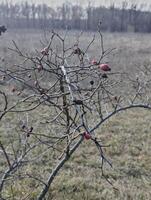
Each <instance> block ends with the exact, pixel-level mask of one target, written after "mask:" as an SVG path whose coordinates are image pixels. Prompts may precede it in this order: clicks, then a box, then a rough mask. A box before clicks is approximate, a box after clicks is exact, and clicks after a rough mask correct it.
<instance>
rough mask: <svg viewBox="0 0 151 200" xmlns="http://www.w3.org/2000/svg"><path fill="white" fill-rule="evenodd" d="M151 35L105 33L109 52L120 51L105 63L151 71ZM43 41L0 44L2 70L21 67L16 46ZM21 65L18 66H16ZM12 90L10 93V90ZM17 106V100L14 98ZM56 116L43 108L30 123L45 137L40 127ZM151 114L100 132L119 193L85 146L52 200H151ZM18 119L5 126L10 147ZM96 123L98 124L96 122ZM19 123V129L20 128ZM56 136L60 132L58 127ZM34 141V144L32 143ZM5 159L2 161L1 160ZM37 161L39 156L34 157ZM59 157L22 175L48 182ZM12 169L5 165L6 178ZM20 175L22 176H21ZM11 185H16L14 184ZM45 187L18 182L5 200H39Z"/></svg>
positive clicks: (25, 36) (18, 35)
mask: <svg viewBox="0 0 151 200" xmlns="http://www.w3.org/2000/svg"><path fill="white" fill-rule="evenodd" d="M75 35H76V33H73V32H71V33H70V34H69V36H68V37H69V41H70V42H72V40H73V37H74V38H75ZM91 37H92V33H84V36H82V37H81V44H85V43H86V42H87V41H88V40H91ZM150 37H151V36H150V35H147V34H137V35H135V34H122V35H121V34H118V33H114V34H108V33H104V41H105V47H106V48H114V47H115V48H116V50H115V51H114V52H113V53H112V54H110V55H109V56H108V57H107V58H105V61H107V62H109V63H110V65H111V66H112V68H113V71H114V70H115V71H118V70H119V71H121V70H126V71H129V72H130V73H131V72H133V74H134V72H135V70H136V69H137V70H138V67H139V66H141V65H147V66H150V65H151V57H150V53H151V40H150ZM39 38H41V39H42V38H43V33H41V32H40V31H38V32H36V33H34V32H31V33H28V31H25V32H20V31H16V32H8V33H7V34H5V35H3V36H2V37H1V38H0V57H1V58H2V59H3V58H4V60H2V59H1V61H0V64H1V65H3V66H4V65H5V67H10V66H11V65H12V63H17V62H19V57H15V56H14V54H13V53H12V52H10V51H9V50H8V49H7V47H8V46H10V43H11V40H12V39H13V40H15V41H17V43H18V44H19V46H20V47H21V48H22V49H23V50H24V49H25V51H27V52H33V51H34V50H35V49H40V48H41V47H42V45H40V44H39ZM89 53H90V54H93V55H96V57H97V55H99V46H98V43H95V45H94V46H93V49H92V48H91V49H90V51H89ZM16 59H17V60H16ZM8 89H9V88H8ZM13 98H14V100H15V97H13ZM50 113H51V112H50V111H46V110H45V108H39V110H37V111H34V112H32V113H31V114H30V123H31V124H34V131H35V132H37V133H42V132H43V126H42V125H41V124H40V122H41V121H42V120H43V119H44V118H46V117H47V116H49V114H50ZM150 116H151V114H150V112H149V111H144V110H132V111H129V112H124V113H121V114H119V115H117V116H115V117H114V118H112V119H111V120H109V121H108V122H107V123H106V124H104V125H103V126H102V127H101V128H100V129H99V130H97V137H99V138H100V139H101V140H102V142H103V143H104V144H107V145H110V146H109V147H107V148H106V149H105V152H106V155H107V157H108V158H109V160H111V161H112V163H113V169H111V168H109V167H108V166H106V167H105V173H106V175H107V176H108V177H109V178H110V180H111V181H112V183H113V184H114V187H115V188H117V190H115V189H113V188H112V186H111V185H109V184H108V183H107V182H106V181H105V179H103V178H102V176H101V169H100V159H99V155H98V151H97V149H96V147H95V146H94V144H93V143H91V142H89V141H85V142H84V143H83V144H82V145H81V146H80V148H79V149H78V151H76V153H75V154H74V155H73V156H72V158H71V159H70V161H69V162H67V163H66V165H65V167H64V168H63V169H62V171H61V172H60V173H59V175H58V176H57V177H56V179H55V181H54V183H53V186H52V188H51V189H50V191H49V196H48V197H47V199H48V200H50V199H54V200H76V199H79V200H109V199H110V200H112V199H113V200H115V199H116V200H150V199H151V191H150V188H151V132H150V130H151V124H150ZM19 118H20V119H21V118H23V115H21V114H20V115H19V114H18V116H17V117H16V116H15V115H14V114H12V113H11V114H8V115H7V116H6V117H5V118H4V119H3V120H2V121H1V122H0V135H1V140H2V141H3V142H4V143H5V144H6V145H7V142H9V140H8V138H9V139H10V138H13V139H14V138H15V137H16V145H17V142H18V141H17V135H16V129H18V119H19ZM93 120H95V119H93ZM16 122H17V124H16ZM50 130H51V131H52V128H51V129H50V127H49V126H47V130H46V132H47V133H49V134H51V131H50ZM53 131H59V129H58V127H53ZM31 140H32V139H31ZM41 151H43V146H40V147H39V148H38V149H36V150H35V152H33V154H34V153H35V155H36V154H38V153H40V152H41ZM0 156H1V155H0ZM31 156H33V155H31ZM55 158H56V155H55V153H54V154H53V153H50V152H47V153H46V155H45V156H43V158H42V159H41V160H37V162H36V163H34V164H33V165H27V166H26V167H25V168H23V169H22V170H21V172H22V171H25V172H26V173H27V172H28V173H31V174H35V175H36V176H38V177H42V175H43V174H45V175H44V176H45V177H47V175H48V173H49V172H50V171H51V167H52V166H53V164H54V162H55ZM5 165H6V163H5V162H3V161H1V160H0V172H1V170H2V169H3V167H4V166H5ZM17 173H18V174H19V173H20V171H19V170H18V172H17ZM10 181H11V180H10ZM39 189H40V186H39V185H38V186H37V185H36V183H35V181H34V180H32V179H20V180H18V179H16V181H15V182H14V185H12V187H10V188H7V192H6V193H5V196H6V197H7V198H8V197H9V195H10V194H13V196H14V197H13V199H14V200H20V199H21V198H22V197H23V196H25V195H27V194H29V197H27V199H30V200H34V199H35V200H36V195H37V193H38V191H39ZM8 199H9V198H8Z"/></svg>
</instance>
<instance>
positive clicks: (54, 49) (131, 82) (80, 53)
mask: <svg viewBox="0 0 151 200" xmlns="http://www.w3.org/2000/svg"><path fill="white" fill-rule="evenodd" d="M81 34H83V33H80V34H79V36H78V37H77V38H76V40H75V41H74V42H73V44H68V45H67V41H68V31H67V32H65V33H64V34H63V35H62V34H60V33H58V32H55V31H52V33H51V35H50V39H47V38H46V42H45V44H43V48H42V49H41V50H37V52H36V55H34V56H33V55H30V54H28V53H24V52H22V51H21V50H20V47H19V46H18V45H17V44H16V42H15V41H13V44H14V48H13V49H11V50H13V51H14V52H15V53H16V54H17V55H18V56H20V57H21V58H22V61H23V62H22V63H21V64H18V63H17V64H16V65H14V66H11V68H9V69H5V68H1V69H0V74H1V75H2V76H3V82H4V83H5V84H6V87H7V80H9V81H10V80H12V81H14V83H15V84H16V85H15V84H14V86H12V88H11V93H12V94H13V95H12V98H15V99H16V100H15V103H13V104H12V103H11V102H10V103H8V102H9V100H10V97H9V93H7V92H5V90H4V91H1V92H0V95H1V96H2V99H3V103H2V104H1V105H3V106H2V107H1V110H0V123H3V117H4V116H6V115H9V114H14V115H16V116H17V117H18V116H19V114H22V115H23V114H24V113H25V115H26V120H25V119H24V120H20V118H17V119H18V121H17V122H16V124H17V128H16V131H17V134H16V135H14V137H13V138H12V137H11V138H10V139H9V138H7V149H6V147H5V145H6V144H5V143H4V142H2V141H0V148H1V151H2V156H3V157H2V159H3V160H4V163H5V164H4V168H3V170H2V171H1V179H0V194H1V198H5V193H6V190H7V189H9V188H10V187H11V184H12V182H14V181H16V180H20V179H34V180H35V182H36V185H37V188H38V194H37V197H36V199H37V200H42V199H45V198H46V195H47V193H48V191H49V189H50V187H51V184H52V182H53V181H54V179H55V178H56V176H57V175H58V173H59V172H60V170H61V169H62V168H63V167H64V165H65V163H66V162H67V161H68V160H69V159H70V157H71V156H72V155H73V154H74V153H75V151H76V150H77V149H79V148H80V145H81V144H82V143H83V141H84V140H85V141H87V140H90V141H91V145H94V146H95V147H96V149H97V150H98V157H100V170H101V172H102V176H103V177H104V178H105V179H106V181H108V182H109V183H110V184H111V185H112V186H113V187H114V184H113V183H112V182H111V181H110V179H109V178H108V177H107V176H106V175H105V173H104V164H105V163H107V164H108V165H109V166H110V167H112V163H111V162H110V160H109V159H108V158H107V157H106V154H105V148H107V146H106V145H105V144H102V141H101V140H100V139H99V138H97V137H96V132H97V130H98V129H99V128H100V127H101V126H102V125H103V124H104V123H106V122H107V121H108V120H109V119H110V118H112V117H113V116H115V115H116V114H118V113H120V112H123V111H125V110H128V109H132V108H133V109H136V108H143V109H148V110H150V109H151V105H150V103H151V102H150V88H151V87H150V84H151V82H150V69H148V68H144V69H140V70H139V73H138V76H134V77H132V74H129V73H126V72H124V71H122V70H121V71H120V72H119V71H115V70H114V66H110V65H109V64H108V63H104V62H103V60H104V58H105V57H106V56H107V55H109V54H110V53H111V52H112V51H113V50H114V49H105V46H104V40H103V35H102V32H101V22H100V24H99V25H98V36H99V40H98V37H96V35H93V36H92V39H91V40H90V41H89V43H88V44H87V45H86V47H85V48H84V47H82V45H81V42H80V37H81ZM96 38H97V41H96ZM98 41H99V42H100V55H99V57H97V58H96V57H95V55H91V56H90V55H89V50H90V49H91V47H92V46H93V45H94V43H95V42H98ZM20 86H21V87H20ZM127 88H129V89H128V90H127ZM6 91H7V90H6ZM40 109H46V110H47V112H48V115H47V116H44V115H42V116H40V112H39V110H40ZM32 112H36V113H38V115H39V117H40V119H39V122H38V123H39V124H42V131H39V130H38V129H37V130H36V129H35V125H34V122H33V124H30V125H29V117H30V115H32ZM45 114H46V113H45ZM36 115H37V114H36ZM34 116H35V115H34ZM33 121H34V120H33ZM48 127H49V128H48ZM40 147H41V148H40ZM39 148H40V150H39ZM54 152H55V156H54V160H53V163H51V164H50V167H49V165H48V167H49V172H47V173H46V172H44V171H43V167H44V165H45V164H43V165H39V167H41V171H42V173H41V174H39V173H37V174H36V171H35V170H34V173H29V172H28V170H27V169H28V167H26V166H28V165H38V164H37V163H38V162H41V163H42V162H44V158H45V157H46V160H50V157H51V155H53V154H54ZM42 160H43V161H42ZM45 173H46V174H45ZM31 194H32V191H30V193H29V194H26V196H25V197H23V198H26V197H30V195H31Z"/></svg>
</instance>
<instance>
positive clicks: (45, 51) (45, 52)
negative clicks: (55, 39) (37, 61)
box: [40, 47, 49, 56]
mask: <svg viewBox="0 0 151 200" xmlns="http://www.w3.org/2000/svg"><path fill="white" fill-rule="evenodd" d="M40 52H41V54H42V55H44V56H46V55H49V53H48V52H49V49H48V47H45V48H43V49H42V50H41V51H40Z"/></svg>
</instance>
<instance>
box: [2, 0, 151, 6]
mask: <svg viewBox="0 0 151 200" xmlns="http://www.w3.org/2000/svg"><path fill="white" fill-rule="evenodd" d="M5 1H8V2H9V1H11V2H21V1H25V0H0V2H5ZM27 1H28V2H29V3H32V2H33V3H47V4H48V5H50V6H53V7H56V6H59V5H61V4H62V3H63V2H70V3H72V4H74V3H78V4H80V5H83V6H85V5H88V2H89V1H90V2H91V4H92V5H93V6H98V5H100V4H103V5H106V6H108V5H110V4H111V3H112V2H114V3H115V4H116V5H121V4H122V2H123V1H124V0H27ZM127 2H130V3H137V4H145V3H146V4H148V5H151V0H127Z"/></svg>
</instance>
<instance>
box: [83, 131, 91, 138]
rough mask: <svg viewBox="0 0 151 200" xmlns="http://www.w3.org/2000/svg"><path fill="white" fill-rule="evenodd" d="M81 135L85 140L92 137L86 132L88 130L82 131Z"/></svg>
mask: <svg viewBox="0 0 151 200" xmlns="http://www.w3.org/2000/svg"><path fill="white" fill-rule="evenodd" d="M83 136H84V139H86V140H89V139H91V138H92V137H91V135H90V133H88V132H84V133H83Z"/></svg>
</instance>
